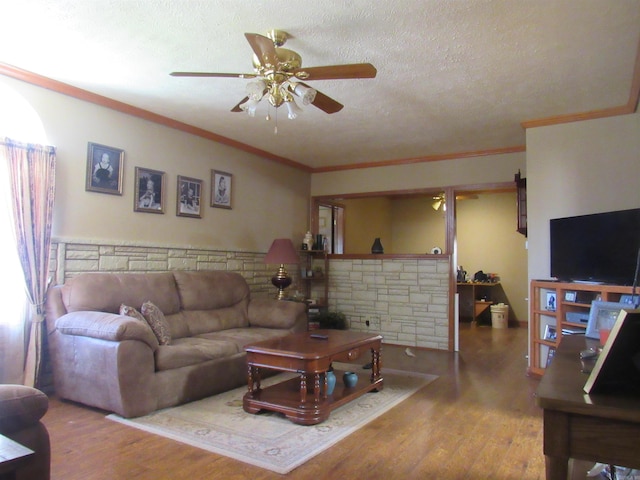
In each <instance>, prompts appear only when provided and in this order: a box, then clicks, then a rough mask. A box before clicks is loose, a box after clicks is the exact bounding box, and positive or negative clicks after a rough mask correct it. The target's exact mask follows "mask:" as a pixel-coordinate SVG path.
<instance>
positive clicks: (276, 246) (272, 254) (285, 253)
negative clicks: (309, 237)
mask: <svg viewBox="0 0 640 480" xmlns="http://www.w3.org/2000/svg"><path fill="white" fill-rule="evenodd" d="M299 262H300V257H299V256H298V252H297V251H296V249H295V247H294V246H293V242H292V241H291V240H290V239H288V238H276V239H275V240H274V241H273V243H272V244H271V248H269V251H268V252H267V254H266V255H265V257H264V263H269V264H280V268H278V271H277V273H276V274H275V275H274V276H273V277H271V283H273V285H274V286H275V287H277V288H278V293H277V295H276V298H277V299H278V300H282V299H284V297H285V295H284V289H285V288H287V287H288V286H289V285H291V277H290V276H289V275H288V274H287V269H286V268H285V267H284V265H285V264H292V263H295V264H297V263H299Z"/></svg>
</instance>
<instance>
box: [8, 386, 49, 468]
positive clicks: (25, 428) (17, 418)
mask: <svg viewBox="0 0 640 480" xmlns="http://www.w3.org/2000/svg"><path fill="white" fill-rule="evenodd" d="M48 409H49V399H48V398H47V396H46V395H45V394H44V393H42V392H41V391H40V390H37V389H35V388H31V387H25V386H24V385H6V384H3V385H0V434H2V435H4V436H5V437H8V438H10V439H11V440H13V441H14V442H18V443H19V444H21V445H23V446H25V447H27V448H29V449H31V450H33V452H34V454H33V456H32V457H30V458H29V459H28V460H27V461H26V463H25V464H24V465H23V466H21V467H20V468H18V469H17V471H16V472H15V479H16V480H47V479H48V478H49V477H50V467H51V447H50V444H49V433H48V432H47V429H46V427H45V426H44V424H43V423H42V422H41V421H40V419H41V418H42V417H43V416H44V414H45V413H47V410H48ZM0 477H2V478H5V477H4V476H3V475H0ZM11 478H14V477H11Z"/></svg>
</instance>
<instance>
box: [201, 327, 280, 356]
mask: <svg viewBox="0 0 640 480" xmlns="http://www.w3.org/2000/svg"><path fill="white" fill-rule="evenodd" d="M285 335H289V331H287V330H278V329H274V328H260V327H251V328H230V329H228V330H222V331H220V332H212V333H206V334H203V335H199V336H198V338H206V339H207V340H218V341H225V342H229V343H233V344H234V345H236V347H237V348H238V350H239V351H241V352H242V351H244V347H245V345H249V344H250V343H256V342H261V341H262V340H268V339H270V338H275V337H284V336H285Z"/></svg>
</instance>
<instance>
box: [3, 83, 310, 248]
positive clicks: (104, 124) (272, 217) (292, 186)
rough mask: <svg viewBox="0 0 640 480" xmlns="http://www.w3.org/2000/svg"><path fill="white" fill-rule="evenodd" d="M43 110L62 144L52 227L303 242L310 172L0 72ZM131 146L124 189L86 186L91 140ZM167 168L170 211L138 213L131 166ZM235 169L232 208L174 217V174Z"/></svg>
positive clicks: (208, 241) (71, 231)
mask: <svg viewBox="0 0 640 480" xmlns="http://www.w3.org/2000/svg"><path fill="white" fill-rule="evenodd" d="M0 82H3V83H4V84H7V85H8V86H10V87H13V88H14V89H15V90H17V91H18V93H20V94H21V95H22V96H23V97H25V98H26V99H27V100H28V101H29V102H30V103H31V105H32V106H33V107H34V108H35V110H36V111H37V112H38V113H39V115H40V116H41V118H42V121H43V123H44V127H45V131H46V133H47V136H48V139H49V142H50V143H51V144H52V145H55V146H56V148H57V169H56V185H57V187H56V205H55V213H54V229H53V235H54V237H56V238H65V239H74V240H83V239H86V240H90V241H95V240H98V239H100V240H108V241H113V242H114V243H119V244H132V243H134V244H135V243H138V244H140V243H141V244H160V245H183V246H192V247H205V248H215V249H220V250H225V249H228V250H240V251H266V250H267V249H268V248H269V245H270V244H271V241H272V240H273V239H274V238H276V237H289V238H292V239H294V240H295V241H296V243H298V241H302V237H303V235H304V232H305V231H306V229H307V224H308V220H307V218H308V202H309V185H310V178H309V174H307V173H304V172H301V171H299V170H296V169H293V168H290V167H286V166H282V165H280V164H277V163H274V162H272V161H267V160H264V159H261V158H259V157H257V156H255V155H251V154H248V153H245V152H242V151H240V150H237V149H233V148H230V147H226V146H224V145H221V144H218V143H215V142H212V141H209V140H205V139H203V138H200V137H196V136H193V135H190V134H187V133H183V132H180V131H177V130H174V129H170V128H167V127H164V126H161V125H158V124H155V123H151V122H148V121H145V120H141V119H139V118H136V117H133V116H130V115H125V114H123V113H120V112H116V111H113V110H110V109H107V108H104V107H100V106H97V105H94V104H91V103H87V102H84V101H80V100H77V99H74V98H71V97H68V96H65V95H61V94H58V93H54V92H52V91H49V90H45V89H43V88H39V87H35V86H32V85H30V84H27V83H24V82H20V81H17V80H14V79H11V78H8V77H3V76H0ZM88 142H94V143H99V144H104V145H108V146H111V147H115V148H120V149H123V150H124V151H125V161H124V179H123V183H124V193H123V195H122V196H118V195H108V194H102V193H95V192H86V191H85V173H86V161H87V143H88ZM136 166H140V167H145V168H151V169H155V170H161V171H164V172H166V191H165V213H164V214H163V215H158V214H149V213H140V212H134V211H133V197H134V168H135V167H136ZM211 169H216V170H223V171H225V172H229V173H232V174H233V209H232V210H226V209H219V208H212V207H210V206H209V200H208V195H206V197H207V198H206V202H205V205H204V207H203V209H202V211H203V218H202V219H196V218H188V217H178V216H176V191H177V175H184V176H188V177H194V178H197V179H202V180H203V181H204V190H205V192H209V189H210V171H211Z"/></svg>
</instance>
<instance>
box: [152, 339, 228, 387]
mask: <svg viewBox="0 0 640 480" xmlns="http://www.w3.org/2000/svg"><path fill="white" fill-rule="evenodd" d="M239 351H240V350H239V349H238V346H237V345H236V344H235V343H234V342H230V341H227V340H224V339H220V340H209V339H205V338H199V337H187V338H179V339H177V340H174V341H173V342H172V344H171V345H161V346H160V348H158V350H156V353H155V356H156V370H157V371H161V370H171V369H174V368H180V367H186V366H189V365H196V364H198V363H202V362H206V361H208V360H215V359H217V358H225V357H230V356H232V355H235V354H237V353H239ZM211 381H212V382H213V381H215V379H213V378H212V379H211Z"/></svg>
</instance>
